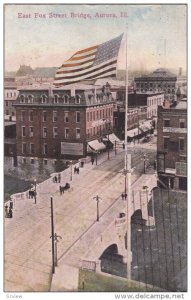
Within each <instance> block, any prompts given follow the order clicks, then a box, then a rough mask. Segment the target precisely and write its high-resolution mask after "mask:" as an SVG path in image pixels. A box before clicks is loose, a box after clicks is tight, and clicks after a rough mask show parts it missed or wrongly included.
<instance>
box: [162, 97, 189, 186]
mask: <svg viewBox="0 0 191 300" xmlns="http://www.w3.org/2000/svg"><path fill="white" fill-rule="evenodd" d="M157 129H158V142H157V171H158V176H159V179H160V182H163V183H164V184H165V186H167V187H170V188H174V189H182V190H186V189H187V110H186V102H185V101H181V102H179V103H178V104H177V105H176V106H175V107H171V108H163V107H162V106H160V107H159V110H158V126H157Z"/></svg>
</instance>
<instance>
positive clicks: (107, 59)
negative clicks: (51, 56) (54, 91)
mask: <svg viewBox="0 0 191 300" xmlns="http://www.w3.org/2000/svg"><path fill="white" fill-rule="evenodd" d="M122 37H123V34H121V35H120V36H118V37H116V38H114V39H112V40H110V41H107V42H105V43H103V44H100V45H98V46H93V47H90V48H86V49H83V50H80V51H77V52H76V53H75V54H74V55H73V56H72V57H71V58H70V59H69V60H67V61H66V62H64V64H63V65H62V66H61V67H60V68H58V70H57V71H56V75H55V79H54V85H55V86H57V87H59V86H62V85H66V84H72V83H76V82H79V81H82V80H89V79H96V78H103V77H113V76H116V67H117V56H118V52H119V48H120V44H121V40H122Z"/></svg>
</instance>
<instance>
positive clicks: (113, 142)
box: [109, 133, 121, 144]
mask: <svg viewBox="0 0 191 300" xmlns="http://www.w3.org/2000/svg"><path fill="white" fill-rule="evenodd" d="M109 140H110V142H112V144H115V141H116V142H118V143H119V142H121V141H120V139H119V138H118V137H117V136H116V135H115V134H114V133H111V134H109Z"/></svg>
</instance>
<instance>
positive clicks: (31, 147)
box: [30, 143, 34, 154]
mask: <svg viewBox="0 0 191 300" xmlns="http://www.w3.org/2000/svg"><path fill="white" fill-rule="evenodd" d="M30 154H34V144H32V143H31V144H30Z"/></svg>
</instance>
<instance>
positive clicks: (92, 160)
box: [91, 157, 94, 166]
mask: <svg viewBox="0 0 191 300" xmlns="http://www.w3.org/2000/svg"><path fill="white" fill-rule="evenodd" d="M91 163H92V166H93V164H94V158H93V157H92V158H91Z"/></svg>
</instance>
